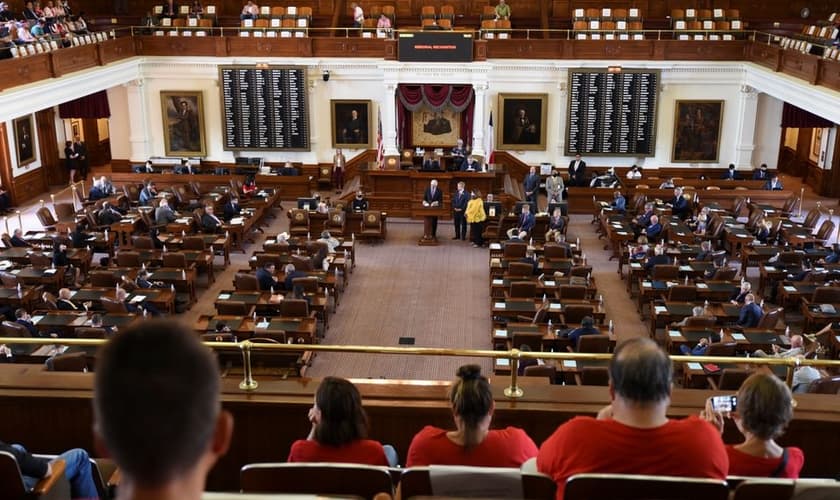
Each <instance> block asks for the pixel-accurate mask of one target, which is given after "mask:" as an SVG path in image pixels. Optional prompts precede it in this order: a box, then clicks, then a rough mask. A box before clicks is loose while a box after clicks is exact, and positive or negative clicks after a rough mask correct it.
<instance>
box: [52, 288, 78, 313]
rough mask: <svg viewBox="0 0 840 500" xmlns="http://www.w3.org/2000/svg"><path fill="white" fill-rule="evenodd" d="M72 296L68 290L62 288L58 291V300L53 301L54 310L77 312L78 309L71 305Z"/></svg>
mask: <svg viewBox="0 0 840 500" xmlns="http://www.w3.org/2000/svg"><path fill="white" fill-rule="evenodd" d="M72 298H73V295H72V292H71V291H70V289H69V288H62V289H61V290H59V291H58V298H57V299H56V301H55V306H56V309H58V310H59V311H78V310H79V309H80V308H79V306H77V305H76V304H74V303H73V301H72V300H70V299H72Z"/></svg>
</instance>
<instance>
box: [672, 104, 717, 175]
mask: <svg viewBox="0 0 840 500" xmlns="http://www.w3.org/2000/svg"><path fill="white" fill-rule="evenodd" d="M675 110H676V111H675V114H674V142H673V144H674V149H673V151H672V154H671V161H672V162H690V163H717V162H718V160H719V153H720V131H721V125H722V124H723V101H677V102H676V106H675Z"/></svg>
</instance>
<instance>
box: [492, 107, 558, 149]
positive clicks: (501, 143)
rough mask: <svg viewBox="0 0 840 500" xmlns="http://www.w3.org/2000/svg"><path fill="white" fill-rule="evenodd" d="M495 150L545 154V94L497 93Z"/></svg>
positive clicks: (546, 109)
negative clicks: (497, 117) (528, 151)
mask: <svg viewBox="0 0 840 500" xmlns="http://www.w3.org/2000/svg"><path fill="white" fill-rule="evenodd" d="M498 109H499V123H498V124H497V125H496V144H497V146H496V147H497V148H498V149H511V150H516V151H526V150H530V151H545V143H546V136H547V134H546V123H547V118H548V94H499V108H498Z"/></svg>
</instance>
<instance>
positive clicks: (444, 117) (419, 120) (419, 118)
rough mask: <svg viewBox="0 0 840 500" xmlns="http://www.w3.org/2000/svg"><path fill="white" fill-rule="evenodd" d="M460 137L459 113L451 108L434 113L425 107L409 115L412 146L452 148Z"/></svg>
mask: <svg viewBox="0 0 840 500" xmlns="http://www.w3.org/2000/svg"><path fill="white" fill-rule="evenodd" d="M460 137H461V112H460V111H455V110H454V109H452V108H443V109H441V110H439V111H434V110H431V109H429V108H427V107H426V106H423V107H422V108H420V109H418V110H417V111H413V112H412V113H411V143H412V144H413V145H414V146H423V147H432V148H441V147H452V146H454V145H455V143H456V142H457V141H458V139H459V138H460Z"/></svg>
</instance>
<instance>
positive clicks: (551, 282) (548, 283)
mask: <svg viewBox="0 0 840 500" xmlns="http://www.w3.org/2000/svg"><path fill="white" fill-rule="evenodd" d="M543 284H544V285H545V286H554V285H556V284H557V283H555V282H554V281H546V282H544V283H543Z"/></svg>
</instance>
